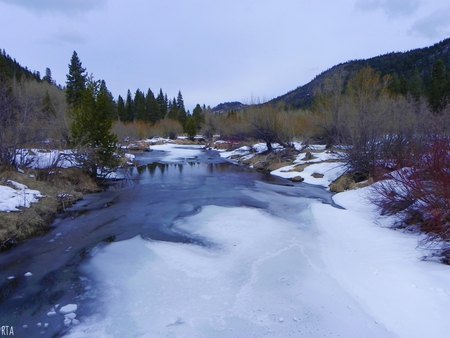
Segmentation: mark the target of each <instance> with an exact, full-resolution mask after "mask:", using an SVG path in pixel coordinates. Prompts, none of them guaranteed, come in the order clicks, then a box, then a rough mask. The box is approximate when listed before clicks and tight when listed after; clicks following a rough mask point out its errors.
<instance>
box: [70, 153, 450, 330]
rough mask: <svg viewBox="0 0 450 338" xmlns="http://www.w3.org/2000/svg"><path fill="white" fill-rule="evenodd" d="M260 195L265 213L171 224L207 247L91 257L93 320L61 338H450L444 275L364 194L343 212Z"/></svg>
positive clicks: (120, 247) (140, 246)
mask: <svg viewBox="0 0 450 338" xmlns="http://www.w3.org/2000/svg"><path fill="white" fill-rule="evenodd" d="M161 149H166V150H168V148H167V147H165V148H161ZM170 151H174V154H172V155H171V156H175V157H177V158H179V157H183V156H184V157H189V156H192V153H185V152H184V151H185V150H182V149H180V148H177V147H176V146H174V147H171V148H170ZM190 151H191V150H189V152H190ZM183 154H184V155H183ZM320 165H321V166H324V165H325V164H320ZM317 168H318V167H316V169H317ZM317 170H319V169H317ZM257 187H258V185H257V186H256V188H255V189H252V190H248V191H246V192H245V193H248V194H251V196H252V197H254V198H256V199H260V200H262V201H265V202H266V203H267V204H268V205H269V208H268V210H267V211H266V210H259V209H254V208H248V207H234V208H225V207H218V206H207V207H204V208H203V209H202V210H201V211H200V212H199V213H197V214H196V215H193V216H190V217H184V218H179V219H178V220H177V222H176V223H175V224H174V230H176V231H180V232H184V233H186V232H187V233H190V234H192V235H193V236H196V237H198V238H199V239H201V240H202V242H203V243H207V245H206V246H200V245H195V244H179V243H168V242H157V241H147V240H144V239H141V238H139V237H136V238H133V239H131V240H128V241H122V242H116V243H112V244H110V245H108V246H107V247H105V248H104V249H102V250H99V251H97V254H96V255H95V256H94V257H93V258H92V259H91V260H90V261H89V263H87V264H86V265H84V267H83V269H84V272H85V273H86V274H87V275H89V276H91V278H94V279H95V280H96V281H97V283H99V285H100V286H99V288H98V290H99V293H98V299H97V300H96V302H98V304H99V306H98V308H97V314H96V315H94V316H92V317H84V318H80V322H81V323H80V325H79V326H77V327H74V328H72V331H71V332H70V334H69V336H70V337H99V336H101V337H117V336H130V337H131V336H143V337H194V336H196V337H377V338H378V337H405V338H416V337H417V338H422V337H436V338H444V337H448V332H450V321H449V320H448V313H449V312H450V273H449V272H450V270H449V267H448V266H445V265H442V264H438V263H435V262H426V261H422V260H421V259H420V257H421V256H422V254H423V253H422V252H421V251H420V250H418V249H417V248H416V245H417V241H418V237H417V236H416V235H414V236H413V235H407V234H405V233H402V232H400V231H394V230H389V229H386V228H383V227H381V226H380V225H388V224H389V222H391V221H392V219H390V218H386V217H380V216H379V215H378V213H377V211H376V210H375V208H374V207H373V206H372V205H370V204H368V203H367V201H366V197H367V193H368V191H369V188H363V189H360V190H354V191H348V192H344V193H340V194H337V195H335V196H334V200H335V202H336V203H337V204H339V205H341V206H343V207H344V208H346V209H345V210H344V209H337V208H334V207H332V206H330V205H326V204H321V203H319V202H317V201H313V200H308V199H305V198H298V197H291V196H287V195H286V196H284V195H280V194H275V193H274V192H273V191H271V189H270V188H267V187H266V188H264V184H261V187H262V188H260V189H258V188H257ZM111 262H114V265H113V266H112V265H111Z"/></svg>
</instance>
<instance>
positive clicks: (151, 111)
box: [145, 88, 161, 123]
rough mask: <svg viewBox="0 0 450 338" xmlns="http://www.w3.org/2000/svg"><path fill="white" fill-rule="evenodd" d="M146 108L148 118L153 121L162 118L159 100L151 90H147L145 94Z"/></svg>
mask: <svg viewBox="0 0 450 338" xmlns="http://www.w3.org/2000/svg"><path fill="white" fill-rule="evenodd" d="M145 110H146V114H147V120H148V121H149V122H151V123H155V122H157V121H158V120H159V119H160V118H161V112H160V107H159V104H158V101H157V100H156V98H155V95H154V94H153V92H152V91H151V90H150V88H149V89H148V91H147V95H146V96H145Z"/></svg>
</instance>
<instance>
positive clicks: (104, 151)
mask: <svg viewBox="0 0 450 338" xmlns="http://www.w3.org/2000/svg"><path fill="white" fill-rule="evenodd" d="M110 109H111V98H110V96H109V92H108V91H107V90H106V86H103V85H102V82H101V81H94V80H93V79H92V78H90V79H88V81H87V83H86V88H85V89H84V90H83V91H82V93H81V98H80V100H79V101H78V104H77V107H76V108H75V110H74V121H73V123H72V126H71V131H72V138H73V143H74V144H75V145H76V146H77V147H78V149H79V156H77V159H78V161H79V162H80V163H82V166H83V168H84V169H85V170H86V171H87V172H88V173H89V174H90V175H91V176H92V177H94V178H96V177H98V176H99V175H100V176H101V177H103V178H104V176H105V175H106V174H107V173H108V172H110V171H111V170H112V169H114V167H116V166H117V165H118V160H117V159H116V158H115V156H114V152H115V150H116V144H117V136H116V135H115V134H113V133H112V132H111V126H112V122H113V120H112V118H111V112H110Z"/></svg>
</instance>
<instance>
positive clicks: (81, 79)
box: [66, 51, 87, 107]
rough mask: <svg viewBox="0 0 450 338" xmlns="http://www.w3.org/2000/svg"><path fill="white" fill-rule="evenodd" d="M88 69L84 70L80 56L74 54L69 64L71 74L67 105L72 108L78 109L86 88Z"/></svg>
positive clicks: (67, 83) (69, 76) (68, 80)
mask: <svg viewBox="0 0 450 338" xmlns="http://www.w3.org/2000/svg"><path fill="white" fill-rule="evenodd" d="M85 72H86V68H83V66H82V64H81V61H80V59H79V58H78V54H77V52H76V51H74V52H73V54H72V58H71V59H70V64H69V74H67V81H66V98H67V103H68V104H69V105H71V106H72V107H77V106H78V105H79V103H80V101H81V96H82V94H83V91H84V89H85V88H86V79H87V74H86V73H85Z"/></svg>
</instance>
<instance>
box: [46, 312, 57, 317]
mask: <svg viewBox="0 0 450 338" xmlns="http://www.w3.org/2000/svg"><path fill="white" fill-rule="evenodd" d="M55 316H56V312H55V311H50V312H47V317H55Z"/></svg>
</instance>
